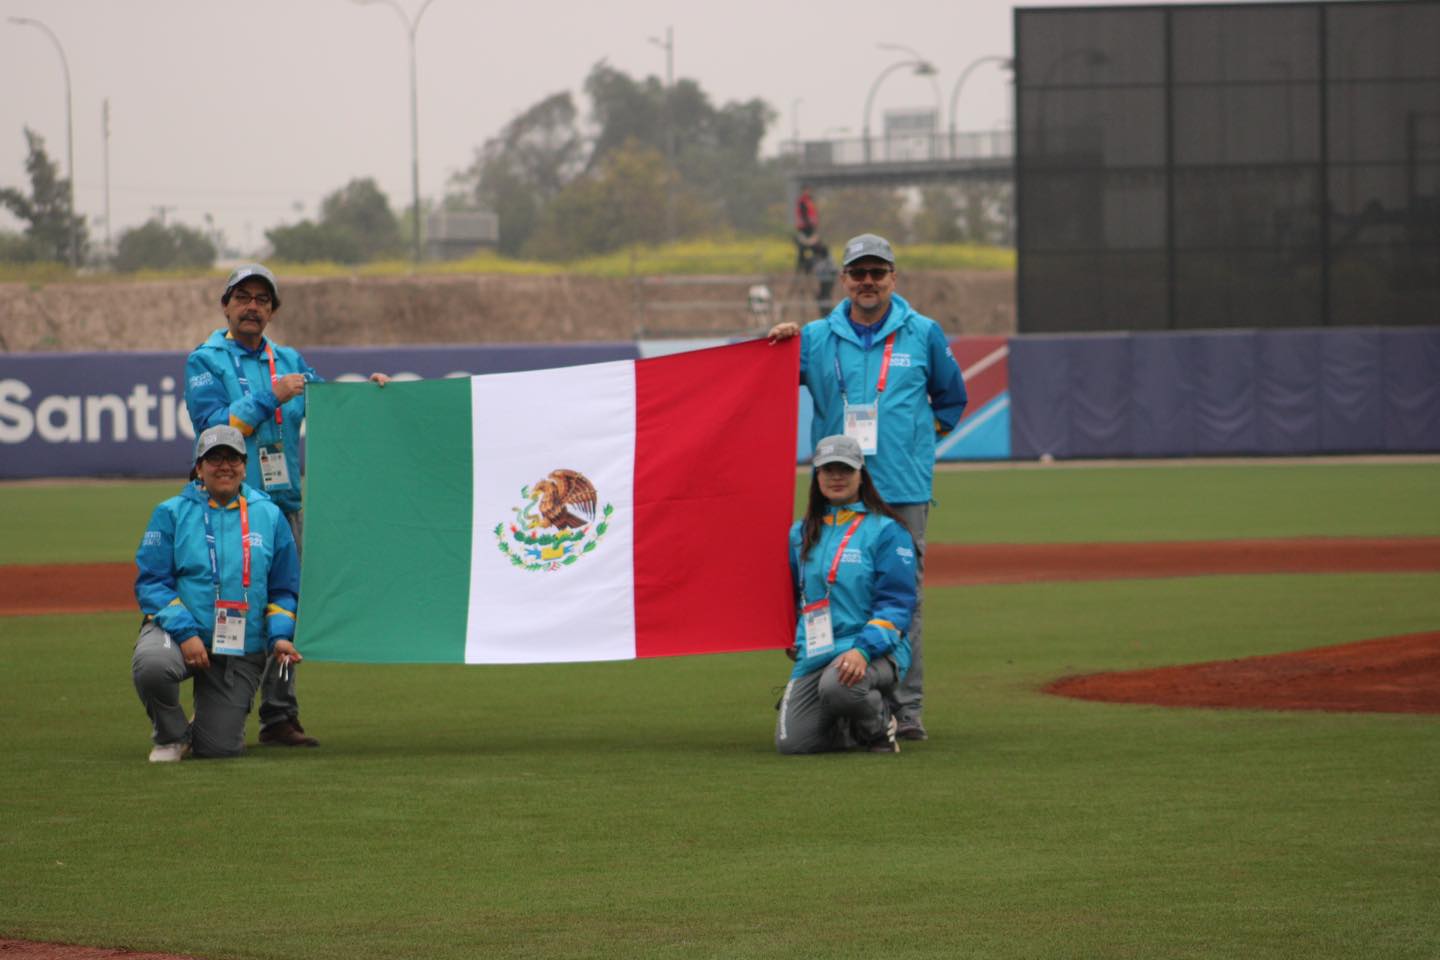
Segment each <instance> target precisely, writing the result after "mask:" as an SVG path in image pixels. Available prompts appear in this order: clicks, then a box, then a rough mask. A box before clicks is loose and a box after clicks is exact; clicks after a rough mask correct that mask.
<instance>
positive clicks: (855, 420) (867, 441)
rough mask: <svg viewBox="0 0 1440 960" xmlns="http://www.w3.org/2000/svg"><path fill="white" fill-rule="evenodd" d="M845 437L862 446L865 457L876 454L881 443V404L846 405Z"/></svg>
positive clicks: (861, 450)
mask: <svg viewBox="0 0 1440 960" xmlns="http://www.w3.org/2000/svg"><path fill="white" fill-rule="evenodd" d="M845 436H847V437H849V438H850V439H852V440H854V441H855V442H856V443H858V444H860V452H861V453H863V454H865V456H867V457H868V456H871V455H872V454H874V453H875V450H876V448H877V447H878V446H879V443H880V404H878V403H847V404H845Z"/></svg>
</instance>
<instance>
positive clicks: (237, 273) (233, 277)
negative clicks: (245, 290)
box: [220, 263, 280, 307]
mask: <svg viewBox="0 0 1440 960" xmlns="http://www.w3.org/2000/svg"><path fill="white" fill-rule="evenodd" d="M251 277H256V278H258V279H260V280H264V281H265V282H266V283H268V284H270V298H271V299H272V300H274V301H275V306H277V307H278V306H280V288H279V287H278V286H276V284H275V274H273V273H271V272H270V270H269V268H268V267H266V266H265V264H263V263H242V264H240V266H238V267H236V268H235V269H234V270H231V271H230V278H229V279H228V280H226V281H225V292H224V293H222V294H220V302H221V303H222V304H223V303H225V302H226V301H227V300H229V299H230V291H231V290H234V289H235V285H236V284H238V283H240V282H241V281H242V280H249V279H250V278H251Z"/></svg>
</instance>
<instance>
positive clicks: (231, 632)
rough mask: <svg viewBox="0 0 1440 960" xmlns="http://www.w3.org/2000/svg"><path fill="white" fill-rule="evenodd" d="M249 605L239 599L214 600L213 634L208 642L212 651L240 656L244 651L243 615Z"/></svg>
mask: <svg viewBox="0 0 1440 960" xmlns="http://www.w3.org/2000/svg"><path fill="white" fill-rule="evenodd" d="M249 612H250V605H249V604H246V603H242V602H240V601H239V600H217V601H215V636H214V639H213V640H212V641H211V643H210V651H211V652H212V653H223V654H226V655H227V656H232V657H234V656H240V655H243V654H244V653H245V616H246V614H248V613H249Z"/></svg>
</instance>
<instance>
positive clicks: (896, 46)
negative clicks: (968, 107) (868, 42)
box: [875, 43, 944, 157]
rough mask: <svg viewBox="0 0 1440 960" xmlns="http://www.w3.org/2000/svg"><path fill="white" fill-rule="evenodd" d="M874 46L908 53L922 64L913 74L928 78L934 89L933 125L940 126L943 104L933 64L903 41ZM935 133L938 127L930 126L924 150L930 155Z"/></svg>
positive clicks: (933, 146) (936, 71) (932, 150)
mask: <svg viewBox="0 0 1440 960" xmlns="http://www.w3.org/2000/svg"><path fill="white" fill-rule="evenodd" d="M875 46H876V48H877V49H880V50H894V51H897V52H899V53H908V54H910V57H911V59H913V60H914V61H915V62H916V63H919V64H924V68H921V67H916V69H915V75H916V76H917V77H929V78H930V88H931V89H932V90H934V91H935V127H936V128H938V127H939V126H940V111H941V110H943V109H944V105H943V104H942V103H941V101H940V82H939V81H938V80H936V79H935V77H936V75H937V74H938V73H939V72H940V71H939V70H937V69H935V65H934V64H932V63H931V62H930V61H929V60H926V59H925V58H924V57H922V56H920V52H919V51H918V50H916V49H915V48H914V47H907V46H905V45H904V44H903V43H877V44H875ZM936 133H938V129H934V128H932V129H931V131H930V136H929V137H928V138H927V139H928V140H929V145H928V149H927V151H926V152H927V153H928V154H929V155H930V156H931V157H933V156H935V135H936Z"/></svg>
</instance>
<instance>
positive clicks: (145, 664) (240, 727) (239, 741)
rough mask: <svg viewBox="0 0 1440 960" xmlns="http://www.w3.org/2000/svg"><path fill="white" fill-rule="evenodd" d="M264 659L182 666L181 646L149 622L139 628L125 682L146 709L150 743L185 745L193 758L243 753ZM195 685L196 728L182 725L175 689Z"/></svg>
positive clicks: (218, 658)
mask: <svg viewBox="0 0 1440 960" xmlns="http://www.w3.org/2000/svg"><path fill="white" fill-rule="evenodd" d="M264 669H265V655H264V654H263V653H251V654H247V655H245V656H238V657H228V656H224V655H220V656H211V658H210V669H209V670H194V671H192V670H191V669H190V668H189V667H187V666H185V656H184V654H182V653H181V652H180V645H179V644H177V643H176V642H175V641H173V640H171V639H170V635H169V634H168V633H166V632H165V631H164V630H161V629H160V628H159V627H158V626H156V625H155V623H154V622H153V621H148V622H146V623H145V624H144V625H143V626H142V627H141V628H140V636H139V637H138V638H137V639H136V641H135V654H134V656H133V657H132V658H131V660H130V676H131V679H133V680H134V682H135V692H136V693H138V694H139V695H140V702H141V703H142V704H144V705H145V712H146V713H147V714H149V716H150V724H151V727H152V728H153V730H154V735H153V737H152V739H153V740H154V741H155V743H157V744H159V743H176V742H183V741H185V740H189V741H190V750H191V752H192V753H194V755H195V756H197V757H236V756H239V755H240V754H242V753H244V752H245V716H246V714H248V713H249V712H250V701H251V700H253V699H254V698H255V688H256V687H258V686H259V685H260V673H261V671H263V670H264ZM190 678H194V681H195V722H194V723H191V722H189V721H188V720H186V719H185V708H184V707H183V706H181V705H180V684H181V683H182V682H184V681H185V680H187V679H190Z"/></svg>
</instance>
